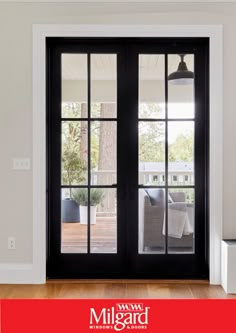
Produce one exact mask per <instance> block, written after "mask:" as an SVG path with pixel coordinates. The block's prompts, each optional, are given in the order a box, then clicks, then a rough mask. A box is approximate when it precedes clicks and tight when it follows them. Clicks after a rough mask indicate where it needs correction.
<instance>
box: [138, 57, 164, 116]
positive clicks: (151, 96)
mask: <svg viewBox="0 0 236 333" xmlns="http://www.w3.org/2000/svg"><path fill="white" fill-rule="evenodd" d="M164 117H165V57H164V55H163V54H140V55H139V118H145V119H146V118H161V119H162V118H164Z"/></svg>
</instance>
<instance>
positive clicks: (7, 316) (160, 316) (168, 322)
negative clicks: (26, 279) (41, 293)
mask: <svg viewBox="0 0 236 333" xmlns="http://www.w3.org/2000/svg"><path fill="white" fill-rule="evenodd" d="M0 309H1V311H0V320H1V326H0V327H1V330H0V332H1V333H21V332H22V333H38V332H43V333H44V332H45V333H47V332H50V333H52V332H53V333H54V332H55V333H70V332H73V333H76V332H78V333H80V332H81V333H87V332H89V333H102V332H105V333H106V332H109V333H110V332H134V333H135V332H138V331H140V332H143V333H149V332H150V333H159V332H160V333H164V332H165V333H169V332H170V333H190V332H191V333H194V332H198V333H199V332H203V333H204V332H214V333H218V332H219V333H222V332H227V331H228V332H236V300H196V299H195V300H153V299H152V300H148V299H125V300H124V299H115V300H114V299H113V300H107V299H106V300H105V299H101V300H98V299H96V300H95V299H94V300H93V299H86V300H1V301H0Z"/></svg>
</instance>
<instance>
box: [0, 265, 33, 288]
mask: <svg viewBox="0 0 236 333" xmlns="http://www.w3.org/2000/svg"><path fill="white" fill-rule="evenodd" d="M0 283H1V284H34V283H35V282H34V275H33V265H32V264H0Z"/></svg>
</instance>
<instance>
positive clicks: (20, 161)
mask: <svg viewBox="0 0 236 333" xmlns="http://www.w3.org/2000/svg"><path fill="white" fill-rule="evenodd" d="M13 170H30V159H29V158H13Z"/></svg>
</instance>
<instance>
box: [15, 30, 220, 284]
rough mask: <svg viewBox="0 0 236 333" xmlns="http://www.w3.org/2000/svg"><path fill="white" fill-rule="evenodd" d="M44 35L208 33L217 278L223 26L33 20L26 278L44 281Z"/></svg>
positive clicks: (213, 267) (214, 277)
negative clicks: (29, 256)
mask: <svg viewBox="0 0 236 333" xmlns="http://www.w3.org/2000/svg"><path fill="white" fill-rule="evenodd" d="M46 37H209V43H210V175H209V177H210V188H209V193H210V203H209V229H210V239H209V250H210V255H209V259H210V263H209V269H210V283H212V284H220V283H221V278H220V276H221V274H220V271H221V262H220V258H221V240H222V234H223V232H222V229H223V228H222V223H223V222H222V221H223V196H222V194H223V28H222V26H221V25H40V24H39V25H34V26H33V163H32V165H33V264H32V272H30V274H31V275H30V279H28V280H27V279H26V280H27V281H25V282H28V283H29V281H31V283H45V281H46V116H45V115H46V70H45V68H46V63H45V61H46V60H45V59H46V57H45V54H46ZM21 282H22V281H21ZM15 283H17V281H15ZM22 283H23V282H22Z"/></svg>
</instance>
